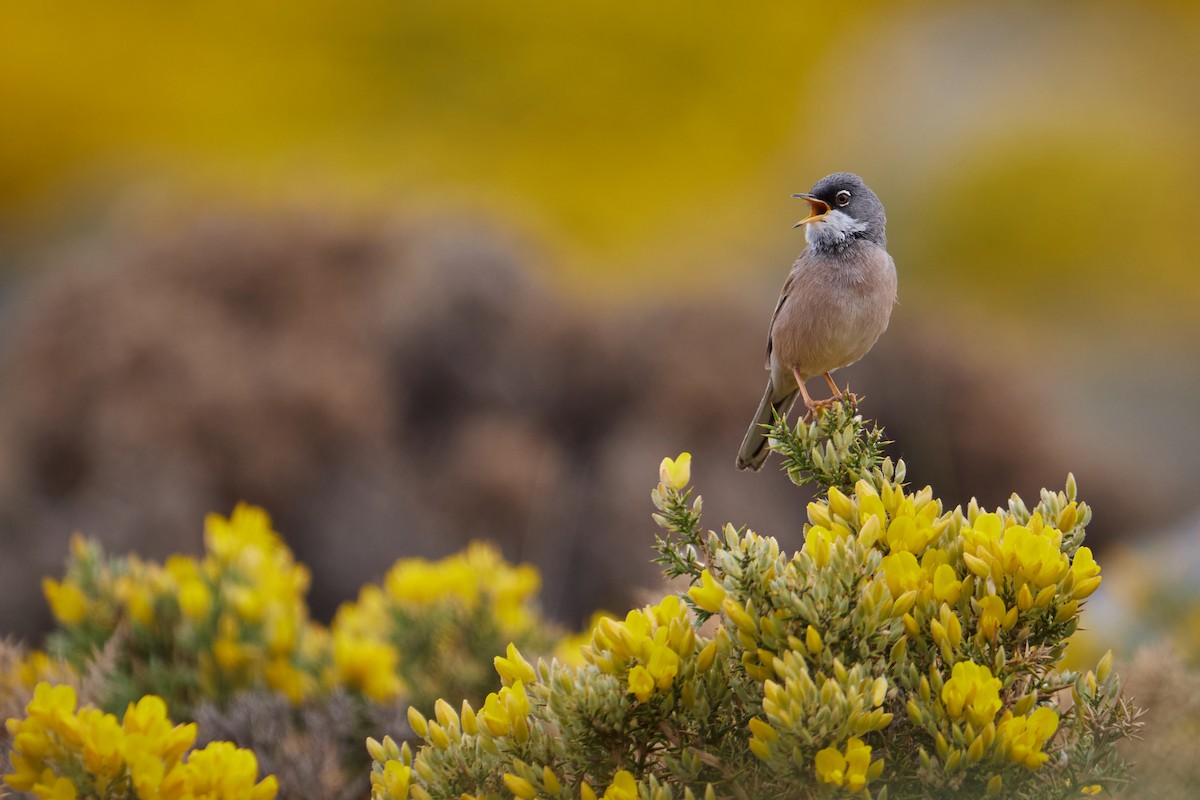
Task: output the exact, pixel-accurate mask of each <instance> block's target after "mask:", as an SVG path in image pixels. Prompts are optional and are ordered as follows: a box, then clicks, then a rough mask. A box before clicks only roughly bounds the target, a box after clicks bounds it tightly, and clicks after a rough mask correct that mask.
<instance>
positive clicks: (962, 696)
mask: <svg viewBox="0 0 1200 800" xmlns="http://www.w3.org/2000/svg"><path fill="white" fill-rule="evenodd" d="M1001 686H1002V684H1001V682H1000V679H999V678H993V677H992V671H991V670H990V669H988V668H987V667H982V666H980V665H978V664H976V663H974V662H973V661H960V662H958V663H957V664H955V665H954V670H953V671H952V672H951V675H950V680H948V681H946V683H945V684H944V685H943V686H942V704H943V705H944V706H945V707H946V713H948V714H949V715H950V716H951V717H953V718H954V719H964V718H965V719H966V720H967V721H968V722H970V723H971V724H972V725H974V726H975V727H976V729H979V728H982V727H983V726H984V725H987V724H988V723H989V722H991V721H992V720H993V719H995V717H996V713H997V712H998V711H999V710H1000V706H1001V702H1000V688H1001Z"/></svg>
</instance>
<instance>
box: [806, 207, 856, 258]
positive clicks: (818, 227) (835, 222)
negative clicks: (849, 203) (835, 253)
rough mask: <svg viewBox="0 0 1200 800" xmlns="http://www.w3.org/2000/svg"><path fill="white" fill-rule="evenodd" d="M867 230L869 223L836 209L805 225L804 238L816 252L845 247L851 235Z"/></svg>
mask: <svg viewBox="0 0 1200 800" xmlns="http://www.w3.org/2000/svg"><path fill="white" fill-rule="evenodd" d="M866 229H867V223H865V222H859V221H858V220H856V219H855V218H854V217H852V216H850V215H849V214H844V213H842V212H841V211H838V210H836V209H834V210H833V211H830V212H829V213H828V214H826V215H825V216H823V217H821V218H820V219H818V220H813V221H812V222H810V223H808V224H807V225H805V226H804V238H805V240H806V241H807V242H808V243H809V245H810V246H811V247H812V248H813V249H815V250H830V249H836V248H839V247H841V246H843V245H844V244H845V243H846V240H847V239H848V238H850V236H851V234H855V233H860V232H862V231H865V230H866Z"/></svg>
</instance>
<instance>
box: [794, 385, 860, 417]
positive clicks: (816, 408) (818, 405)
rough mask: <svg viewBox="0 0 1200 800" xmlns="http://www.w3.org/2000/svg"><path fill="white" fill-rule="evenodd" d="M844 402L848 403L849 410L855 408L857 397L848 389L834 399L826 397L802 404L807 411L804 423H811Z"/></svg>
mask: <svg viewBox="0 0 1200 800" xmlns="http://www.w3.org/2000/svg"><path fill="white" fill-rule="evenodd" d="M846 402H849V403H850V407H851V408H856V407H857V406H858V403H859V397H858V395H856V394H855V393H854V392H852V391H850V390H849V389H848V388H847V389H846V391H844V392H841V393H839V394H838V395H837V396H835V397H827V398H825V399H824V400H811V401H810V402H808V403H805V404H804V405H805V407H806V408H807V409H808V412H807V413H805V415H804V421H805V422H812V421H813V420H814V419H816V418H817V417H819V416H821V415H822V414H824V413H825V412H826V411H828V410H829V409H831V408H833V407H834V406H836V405H839V404H841V403H846Z"/></svg>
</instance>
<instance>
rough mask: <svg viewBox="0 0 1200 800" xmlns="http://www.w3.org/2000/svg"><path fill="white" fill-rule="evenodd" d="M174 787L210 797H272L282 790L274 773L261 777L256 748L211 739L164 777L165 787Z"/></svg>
mask: <svg viewBox="0 0 1200 800" xmlns="http://www.w3.org/2000/svg"><path fill="white" fill-rule="evenodd" d="M171 787H177V790H178V789H182V791H180V792H179V795H178V796H181V797H197V798H199V797H204V798H211V800H272V798H274V797H275V795H276V794H277V793H278V791H279V784H278V781H276V779H275V776H274V775H268V776H267V777H266V778H264V779H263V780H262V781H259V780H258V759H257V758H255V756H254V753H253V751H250V750H243V749H241V748H239V747H237V746H236V745H234V744H231V743H230V742H211V743H210V744H209V745H208V746H207V747H205V748H204V749H203V750H196V751H193V752H192V753H191V754H190V755H189V756H188V759H187V761H186V762H185V763H183V764H180V765H178V766H177V767H175V768H174V769H172V770H171V771H170V772H169V773H168V774H167V776H166V777H165V778H164V779H163V788H164V789H169V788H171ZM163 793H164V794H168V792H167V791H164V792H163Z"/></svg>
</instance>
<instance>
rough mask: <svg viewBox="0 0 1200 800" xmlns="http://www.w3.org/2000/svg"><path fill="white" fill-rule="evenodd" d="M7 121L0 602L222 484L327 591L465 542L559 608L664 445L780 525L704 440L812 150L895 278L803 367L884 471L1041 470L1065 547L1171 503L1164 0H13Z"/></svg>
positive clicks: (1182, 320)
mask: <svg viewBox="0 0 1200 800" xmlns="http://www.w3.org/2000/svg"><path fill="white" fill-rule="evenodd" d="M0 129H2V130H0V355H2V356H3V361H2V362H0V409H2V410H3V412H4V417H3V420H2V422H0V524H3V526H4V528H3V529H4V542H5V544H4V548H5V552H4V557H3V578H4V580H5V581H6V583H7V584H8V585H10V586H12V587H14V589H13V595H14V596H17V595H20V596H23V597H33V596H34V594H35V592H36V585H37V579H38V577H39V576H40V575H42V574H53V573H54V572H55V570H56V569H58V566H57V565H58V564H61V559H62V557H63V554H64V553H65V552H66V544H65V543H66V539H67V536H68V535H69V534H70V532H71V530H72V529H76V528H78V529H81V530H84V531H85V532H87V533H88V534H92V535H95V536H97V537H99V538H101V539H102V540H104V541H106V542H107V543H108V545H109V547H110V548H111V549H113V550H114V551H120V550H121V549H123V548H127V549H139V550H141V551H143V552H148V554H149V555H160V556H161V555H163V554H165V553H168V552H172V551H174V550H179V549H184V550H190V551H193V552H195V551H197V550H198V548H199V537H200V531H199V529H198V526H196V525H195V520H197V519H200V518H201V517H202V515H203V514H204V513H205V512H206V511H208V510H211V509H222V510H228V509H229V508H231V507H232V505H233V503H234V502H235V501H237V500H239V499H245V500H248V501H251V502H256V503H260V504H262V505H265V506H266V507H267V508H268V509H269V510H270V511H271V513H272V514H273V515H274V516H275V517H276V519H277V520H278V527H279V529H280V530H281V531H282V532H283V534H284V535H285V536H287V537H289V540H294V541H295V548H296V551H297V555H298V557H299V558H300V559H301V560H303V561H305V562H307V563H309V564H311V565H312V566H313V569H314V573H315V576H314V589H313V598H312V600H313V606H314V613H318V614H323V615H324V616H325V617H326V618H327V617H328V616H329V615H330V614H331V613H332V610H333V609H334V608H335V607H336V605H337V603H339V602H341V601H343V600H346V599H349V598H350V597H352V596H353V595H354V593H355V591H356V589H357V587H358V586H359V585H361V584H362V583H363V582H364V581H366V580H375V579H378V578H379V577H380V573H381V571H382V569H383V567H384V565H386V564H390V563H391V562H392V560H393V559H394V558H395V557H397V556H400V555H426V556H431V555H437V554H442V553H445V552H449V551H450V550H453V549H456V548H457V547H460V546H461V545H462V544H463V543H465V541H466V540H467V539H469V538H493V539H495V540H497V541H498V542H499V543H500V544H501V545H502V547H503V548H504V550H505V553H506V555H508V556H509V557H510V558H514V559H516V558H520V559H527V560H530V561H532V562H534V563H536V564H537V565H538V566H539V567H540V568H541V569H542V572H543V575H544V576H545V590H544V595H543V596H544V598H545V600H546V602H547V603H548V605H550V606H551V608H549V609H548V610H549V611H550V613H552V614H555V615H557V616H560V617H562V618H564V619H566V620H568V621H570V622H571V623H572V624H574V623H576V622H578V621H580V620H582V619H584V618H585V617H586V615H587V614H588V613H589V612H590V610H592V609H593V608H595V607H597V606H602V605H603V606H610V607H618V606H621V605H622V604H626V603H628V602H629V600H630V596H631V595H630V592H631V587H633V586H636V585H637V584H638V583H639V582H642V583H645V582H649V581H652V580H653V576H654V575H655V573H654V571H653V569H652V568H650V566H649V564H648V563H643V562H645V561H648V557H643V556H639V555H637V554H638V553H645V551H644V550H642V549H639V548H642V547H644V546H645V545H646V544H648V543H649V537H650V536H651V528H650V525H649V521H648V519H647V518H646V512H647V510H648V509H647V506H646V503H645V487H646V486H647V485H648V482H649V481H651V480H652V479H653V475H654V470H655V466H656V465H657V463H658V460H659V459H660V458H661V457H662V456H663V455H664V454H674V453H677V452H679V451H681V450H684V449H691V450H693V451H694V452H696V453H697V467H696V482H697V484H698V485H700V486H702V487H705V488H704V492H705V496H706V499H707V500H708V501H709V502H708V504H706V508H708V507H711V508H713V509H714V511H713V512H711V513H715V514H717V517H719V518H720V519H732V520H735V521H737V520H744V521H745V522H747V523H749V524H751V525H752V526H753V527H755V528H757V529H759V530H761V531H762V532H764V533H770V534H775V535H778V536H780V537H781V538H783V539H784V540H785V541H786V540H787V538H788V537H789V536H792V537H793V541H792V543H793V544H794V543H795V541H796V540H795V538H794V537H796V536H797V534H798V530H799V526H800V524H801V521H802V520H801V517H800V515H799V514H798V513H797V510H798V509H800V508H802V507H803V503H802V502H801V500H800V499H799V498H795V497H793V495H794V494H795V493H793V492H788V491H787V488H786V485H785V481H784V480H783V479H782V477H781V476H778V475H769V474H764V475H762V476H746V475H737V474H734V472H733V468H732V463H733V454H734V452H735V451H736V447H737V443H738V441H739V440H740V438H741V435H742V433H743V431H744V426H745V424H746V423H747V421H748V420H749V417H750V415H751V412H752V411H753V409H754V407H755V403H756V402H757V398H758V396H759V393H760V392H761V382H762V379H763V375H762V373H761V372H760V371H759V368H760V358H761V353H762V346H763V338H764V335H765V328H766V320H767V318H768V316H769V312H770V309H771V304H772V303H773V302H774V300H775V297H776V292H777V288H778V285H779V283H780V282H781V281H782V278H783V276H784V274H785V273H786V270H787V267H788V265H789V263H790V261H791V259H792V258H794V256H795V254H796V252H797V251H798V250H799V249H800V248H801V246H802V240H801V236H800V234H799V233H798V232H794V231H792V230H791V228H790V225H791V224H792V222H794V221H795V219H796V218H797V215H798V214H799V211H800V209H798V208H797V206H796V205H795V201H792V200H790V199H789V195H790V194H791V193H792V192H796V191H802V190H805V189H807V188H808V187H809V186H810V185H811V184H812V183H813V182H814V181H815V180H816V179H818V178H820V177H821V176H822V175H824V174H826V173H828V172H832V171H835V170H843V169H846V170H852V171H855V172H858V173H859V174H861V175H863V176H864V177H865V179H866V180H867V181H868V182H869V183H870V184H871V186H872V187H873V188H874V189H875V190H876V191H877V193H878V194H879V195H880V196H881V198H882V199H883V200H884V202H885V204H886V205H887V208H888V213H889V222H890V226H889V234H890V235H889V240H890V249H891V251H892V253H893V254H894V255H895V257H896V261H897V263H898V265H899V269H900V273H901V305H900V306H899V307H898V308H897V310H896V314H895V316H894V317H893V322H892V329H891V330H890V331H889V333H888V334H887V335H886V336H885V338H884V340H883V341H882V342H881V343H880V346H879V347H878V348H877V349H876V350H875V352H874V353H872V354H871V355H870V356H869V357H868V358H867V359H866V360H865V361H864V362H863V363H862V364H861V365H859V366H856V367H854V368H852V369H850V370H847V371H846V372H844V373H842V375H841V377H842V379H843V381H845V380H849V381H850V383H851V385H853V386H855V388H858V389H865V390H866V394H868V395H869V396H870V397H869V399H868V405H867V406H866V410H867V413H870V414H875V415H878V416H879V417H880V418H881V420H882V421H883V422H884V423H885V424H886V425H887V426H888V429H889V433H890V434H891V436H892V438H894V439H896V440H897V442H898V444H897V445H896V449H897V451H898V452H899V453H900V454H902V455H904V456H905V457H906V458H907V459H908V460H909V462H910V470H909V474H910V476H913V478H914V479H915V480H917V481H920V482H921V483H924V482H931V483H933V484H934V485H935V487H936V488H938V490H939V493H940V494H941V495H942V496H943V497H944V498H945V499H946V500H947V501H950V502H954V501H965V500H966V499H968V498H969V497H970V496H971V495H978V496H979V498H980V500H981V501H982V502H984V503H985V504H987V505H996V504H999V503H1002V502H1004V501H1005V500H1006V498H1007V495H1008V493H1009V492H1010V491H1014V490H1017V491H1020V492H1022V493H1023V494H1025V495H1026V496H1029V495H1030V494H1031V493H1032V492H1034V491H1036V489H1037V488H1038V487H1039V486H1042V485H1051V486H1057V485H1060V484H1061V482H1062V477H1063V474H1064V473H1065V472H1066V470H1067V469H1072V470H1074V471H1075V473H1076V475H1077V476H1078V478H1079V482H1080V486H1081V492H1082V494H1083V495H1084V496H1085V497H1086V498H1087V499H1088V500H1089V502H1093V505H1094V507H1095V509H1096V513H1097V517H1096V523H1095V524H1094V525H1093V527H1092V529H1091V530H1092V531H1094V535H1095V537H1096V539H1097V540H1096V541H1095V542H1092V543H1093V544H1095V545H1096V546H1097V547H1098V548H1099V549H1100V561H1101V563H1102V564H1104V563H1106V562H1105V550H1106V549H1107V550H1108V551H1109V552H1111V551H1112V545H1113V543H1114V542H1118V541H1119V542H1120V543H1122V545H1123V546H1126V547H1137V546H1138V545H1139V543H1141V542H1142V541H1144V540H1149V539H1151V538H1154V534H1156V533H1157V532H1159V531H1167V530H1170V531H1173V533H1172V535H1171V536H1170V537H1169V538H1166V539H1164V540H1163V541H1167V542H1175V543H1176V545H1175V546H1176V547H1178V548H1181V549H1183V548H1194V547H1195V542H1196V538H1197V536H1198V535H1200V510H1198V509H1197V506H1198V505H1200V504H1198V503H1197V499H1196V492H1195V483H1196V481H1195V476H1196V474H1197V469H1198V467H1200V425H1197V424H1196V420H1195V416H1194V409H1195V408H1197V406H1198V404H1200V371H1198V370H1197V362H1196V353H1197V352H1198V348H1200V315H1197V314H1196V308H1197V303H1198V302H1200V276H1198V270H1197V266H1198V264H1197V253H1200V226H1198V225H1196V224H1195V223H1194V220H1195V219H1196V218H1197V216H1198V215H1200V191H1198V190H1197V187H1198V186H1200V147H1197V142H1200V7H1198V6H1196V4H1194V3H1190V2H1183V0H1157V1H1156V2H1145V3H1140V4H1137V5H1136V6H1134V5H1131V4H1128V3H1119V2H1115V1H1111V2H1105V1H1103V0H1101V1H1100V2H1061V3H1034V2H1003V3H999V2H984V3H971V4H965V5H964V4H957V3H949V2H944V1H939V0H926V1H924V2H920V1H918V2H908V3H895V4H887V5H878V6H872V5H866V4H848V3H835V4H829V3H824V4H818V3H808V2H783V1H782V0H780V1H778V2H776V1H773V0H772V1H769V2H762V3H758V4H755V6H754V7H753V8H751V9H748V10H746V9H739V10H738V11H737V12H732V11H731V10H730V8H729V7H728V6H723V5H716V4H709V5H705V4H696V3H684V2H677V1H676V0H664V1H663V2H659V3H654V4H651V5H641V6H638V7H636V8H634V7H632V6H625V5H621V4H617V5H613V4H604V5H595V6H579V5H564V4H555V3H544V2H539V3H534V4H526V5H517V6H514V5H513V4H511V3H500V2H495V1H494V0H481V1H480V2H475V3H471V4H461V3H429V2H411V3H397V2H384V0H352V1H351V2H347V3H340V4H329V3H317V2H308V1H307V0H300V2H294V3H290V4H288V5H286V6H281V5H275V4H245V3H234V2H229V1H228V0H212V1H211V2H206V3H184V4H161V3H152V2H146V1H145V0H121V1H120V2H115V3H109V4H105V5H88V4H82V3H65V2H43V3H25V4H16V5H12V6H10V7H9V8H7V9H6V11H5V21H4V24H3V25H2V26H0ZM767 472H768V473H770V472H772V470H771V469H770V468H768V470H767ZM1156 552H1157V551H1156ZM1122 563H1140V564H1145V563H1146V561H1145V559H1144V558H1143V559H1141V560H1138V559H1136V558H1127V559H1122ZM597 564H600V565H603V567H604V568H603V569H599V570H597V569H596V565H597ZM1106 574H1108V573H1106ZM1180 580H1181V581H1184V582H1185V583H1186V582H1187V578H1186V576H1184V577H1181V578H1180ZM1193 580H1194V579H1193ZM17 589H20V591H19V592H18V591H17ZM1188 596H1190V595H1188ZM1123 602H1124V601H1122V600H1120V599H1119V598H1118V599H1113V600H1111V601H1110V602H1109V605H1110V606H1112V607H1119V606H1122V604H1123ZM9 605H10V607H11V610H10V611H9V612H7V613H6V614H5V615H4V617H5V618H4V619H3V625H4V627H5V630H9V631H13V632H18V633H24V634H31V633H33V632H35V631H36V630H38V629H39V627H40V626H42V625H44V624H46V622H47V621H48V617H42V618H40V619H39V618H38V617H37V616H36V615H35V614H31V613H29V611H28V610H27V609H19V608H18V606H20V605H21V604H20V603H12V604H9ZM1143 605H1144V604H1143ZM1177 605H1178V604H1177ZM1184 606H1185V608H1184V612H1186V611H1187V608H1188V607H1187V604H1184ZM1131 607H1132V606H1131ZM1097 608H1099V606H1098V607H1097ZM1114 616H1119V615H1114Z"/></svg>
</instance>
